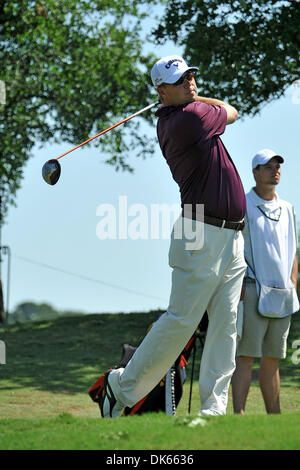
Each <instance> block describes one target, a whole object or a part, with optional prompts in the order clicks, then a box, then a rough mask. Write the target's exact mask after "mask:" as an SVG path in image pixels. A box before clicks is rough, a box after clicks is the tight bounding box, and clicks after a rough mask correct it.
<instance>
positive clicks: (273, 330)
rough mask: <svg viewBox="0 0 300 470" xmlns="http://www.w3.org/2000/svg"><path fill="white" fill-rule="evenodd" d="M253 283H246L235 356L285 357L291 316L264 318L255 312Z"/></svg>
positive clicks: (254, 288)
mask: <svg viewBox="0 0 300 470" xmlns="http://www.w3.org/2000/svg"><path fill="white" fill-rule="evenodd" d="M257 302H258V297H257V291H256V285H255V282H251V281H250V282H249V281H248V282H246V291H245V297H244V315H243V330H242V337H241V339H240V341H239V342H238V347H237V356H249V357H262V356H269V357H277V358H285V357H286V342H287V337H288V334H289V329H290V324H291V315H289V316H287V317H285V318H280V319H278V318H266V317H263V316H262V315H260V314H259V313H258V311H257Z"/></svg>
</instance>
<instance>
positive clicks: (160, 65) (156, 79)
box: [151, 55, 198, 87]
mask: <svg viewBox="0 0 300 470" xmlns="http://www.w3.org/2000/svg"><path fill="white" fill-rule="evenodd" d="M187 70H198V67H189V66H188V64H187V63H186V61H185V60H184V59H183V58H182V57H180V56H179V55H169V56H167V57H162V58H161V59H159V60H158V61H157V62H156V64H154V66H153V67H152V70H151V79H152V83H153V85H154V86H155V87H158V86H159V85H161V84H162V83H175V82H177V80H178V79H179V78H180V77H181V75H183V74H184V72H186V71H187Z"/></svg>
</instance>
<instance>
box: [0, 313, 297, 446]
mask: <svg viewBox="0 0 300 470" xmlns="http://www.w3.org/2000/svg"><path fill="white" fill-rule="evenodd" d="M157 315H158V313H157V312H149V313H144V314H140V313H139V314H138V313H137V314H116V315H109V314H107V315H85V316H79V317H73V318H62V319H58V320H54V321H47V322H39V323H32V324H25V325H14V326H0V339H1V340H4V341H5V344H6V346H7V363H6V364H5V365H1V366H0V450H107V451H109V450H170V451H171V450H172V451H176V450H299V449H300V388H299V382H300V381H299V378H300V365H295V364H293V363H292V361H291V355H292V353H293V350H292V349H291V347H289V348H288V354H287V359H286V360H285V361H282V366H281V371H282V385H281V396H280V400H281V409H282V414H281V415H266V412H265V408H264V403H263V399H262V396H261V392H260V389H259V387H258V382H257V365H256V369H255V370H254V373H253V383H252V386H251V388H250V393H249V397H248V401H247V407H246V414H245V415H244V416H240V415H235V414H234V413H233V410H232V399H231V390H230V393H229V401H228V410H227V415H226V416H219V417H211V418H209V419H207V418H206V419H205V420H204V426H202V424H203V421H201V420H200V421H199V419H198V420H197V419H196V413H197V412H198V411H199V408H200V402H199V393H198V383H197V381H195V382H194V384H193V394H192V403H191V415H189V416H188V415H187V411H188V402H189V392H190V381H189V379H188V380H187V381H186V383H185V385H184V391H183V396H182V399H181V401H180V403H179V406H178V408H177V413H176V416H167V415H165V414H164V413H159V414H156V413H153V414H152V413H151V414H147V415H143V416H132V417H126V418H118V419H114V420H104V419H102V418H100V413H99V408H98V406H97V405H96V404H95V403H94V402H93V401H92V400H91V399H90V397H89V395H88V389H89V387H90V386H91V385H92V384H93V383H94V381H95V380H96V378H98V376H99V375H100V373H102V372H103V371H104V370H106V369H107V368H108V367H111V366H114V365H116V364H118V361H119V360H120V352H121V349H122V344H123V343H130V344H132V345H134V346H136V345H138V344H139V343H140V341H141V340H142V338H143V337H144V335H145V331H146V330H147V327H148V326H149V324H150V323H151V322H152V321H154V320H155V319H156V317H157ZM294 325H295V326H294V329H293V330H292V332H291V339H290V341H289V343H290V344H292V340H295V339H297V338H299V339H300V332H299V330H300V329H299V320H298V321H297V322H295V323H294ZM200 360H201V351H200V349H199V348H198V352H197V356H196V367H195V370H196V371H197V370H198V369H199V364H200ZM187 373H188V375H189V373H190V366H188V368H187ZM196 376H197V373H196ZM198 421H199V422H198Z"/></svg>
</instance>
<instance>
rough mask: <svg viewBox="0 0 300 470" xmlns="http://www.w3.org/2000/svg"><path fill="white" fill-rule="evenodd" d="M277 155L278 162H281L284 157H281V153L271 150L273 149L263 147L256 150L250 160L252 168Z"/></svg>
mask: <svg viewBox="0 0 300 470" xmlns="http://www.w3.org/2000/svg"><path fill="white" fill-rule="evenodd" d="M274 157H277V159H278V161H279V163H283V162H284V159H283V158H282V156H281V155H278V153H275V152H273V150H270V149H263V150H260V151H259V152H257V154H256V155H254V157H253V160H252V169H253V168H256V167H257V166H258V165H265V164H266V163H268V161H269V160H271V158H274Z"/></svg>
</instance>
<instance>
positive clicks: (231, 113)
mask: <svg viewBox="0 0 300 470" xmlns="http://www.w3.org/2000/svg"><path fill="white" fill-rule="evenodd" d="M196 101H202V102H203V103H206V104H212V105H214V106H223V107H224V108H225V109H226V112H227V124H232V123H233V122H234V121H235V120H236V119H237V117H238V114H239V113H238V112H237V110H236V109H235V108H234V107H233V106H231V105H230V104H228V103H225V101H221V100H217V99H215V98H205V97H204V96H197V97H196Z"/></svg>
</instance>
